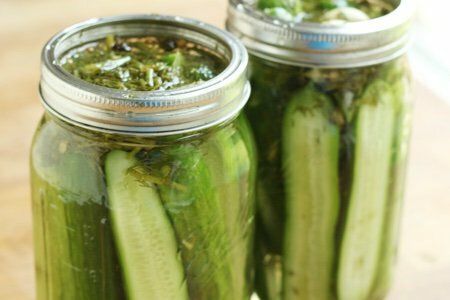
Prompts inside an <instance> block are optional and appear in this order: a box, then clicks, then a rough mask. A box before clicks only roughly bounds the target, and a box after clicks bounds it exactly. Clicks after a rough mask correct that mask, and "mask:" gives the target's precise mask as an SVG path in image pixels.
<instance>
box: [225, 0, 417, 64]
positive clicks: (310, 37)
mask: <svg viewBox="0 0 450 300" xmlns="http://www.w3.org/2000/svg"><path fill="white" fill-rule="evenodd" d="M391 2H392V3H393V4H394V5H395V6H396V8H395V9H394V10H393V11H392V12H390V13H388V14H386V15H384V16H381V17H378V18H373V19H370V20H367V21H360V22H348V23H343V24H321V23H313V22H298V23H293V22H287V21H282V20H277V19H274V18H272V17H270V16H268V15H267V14H265V13H264V12H262V11H260V10H258V9H256V8H255V5H254V4H255V0H229V7H228V19H227V22H226V26H227V29H228V30H229V31H230V32H232V33H233V34H235V35H237V36H238V37H239V38H240V39H241V41H242V42H243V43H244V44H245V46H246V47H247V49H248V51H249V52H250V53H251V54H252V55H255V56H258V57H261V58H263V59H267V60H271V61H274V62H278V63H283V64H289V65H296V66H305V67H321V68H352V67H363V66H369V65H375V64H380V63H383V62H386V61H390V60H393V59H395V58H397V57H399V56H401V55H403V54H404V53H405V52H406V50H407V48H408V45H409V40H410V34H409V29H410V26H411V20H412V16H413V12H414V4H413V2H412V0H391Z"/></svg>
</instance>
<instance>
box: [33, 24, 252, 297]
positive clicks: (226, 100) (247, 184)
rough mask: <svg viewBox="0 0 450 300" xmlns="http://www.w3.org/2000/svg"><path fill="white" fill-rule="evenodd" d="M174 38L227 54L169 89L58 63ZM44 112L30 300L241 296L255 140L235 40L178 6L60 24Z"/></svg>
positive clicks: (246, 280)
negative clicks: (163, 12)
mask: <svg viewBox="0 0 450 300" xmlns="http://www.w3.org/2000/svg"><path fill="white" fill-rule="evenodd" d="M108 34H114V35H116V36H132V37H137V36H162V37H180V38H181V37H182V38H183V39H186V40H188V41H191V42H193V43H196V44H199V45H202V46H204V47H207V48H208V49H211V51H214V53H216V54H217V55H219V56H220V58H221V59H223V61H224V62H225V63H226V65H227V67H226V68H225V70H224V71H223V72H222V73H220V74H219V75H217V76H216V77H215V78H213V79H211V80H209V81H205V82H203V83H199V84H197V85H194V86H192V85H190V86H187V87H182V88H178V89H174V90H169V91H156V92H136V91H119V90H115V89H111V88H105V87H101V86H97V85H93V84H90V83H87V82H84V81H82V80H81V79H78V78H76V77H74V76H72V75H70V74H69V73H67V72H66V71H65V70H63V69H62V67H60V66H59V65H58V64H57V63H55V62H56V61H58V58H59V57H60V56H61V55H62V54H64V53H66V52H67V51H68V50H70V49H73V48H74V47H77V46H79V45H85V44H87V43H90V42H93V41H97V40H99V39H103V38H105V36H107V35H108ZM42 59H43V64H42V79H41V84H40V94H41V99H42V103H43V104H44V106H45V108H46V113H45V115H44V117H43V119H42V121H41V123H40V125H39V127H38V129H37V132H36V134H35V137H34V143H33V146H32V151H31V152H32V155H31V172H32V194H33V215H34V236H35V256H36V273H37V299H40V300H44V299H46V300H49V299H86V300H87V299H92V300H94V299H150V300H151V299H154V300H161V299H196V300H197V299H249V297H250V294H251V293H252V286H253V283H252V281H253V280H252V274H253V272H252V259H251V257H252V249H253V231H254V230H253V227H254V226H253V220H254V199H253V198H254V197H253V195H254V188H253V187H254V181H255V177H256V169H255V167H256V164H255V159H256V158H255V150H254V145H253V140H252V138H253V137H252V133H251V131H250V129H249V126H248V124H247V121H246V119H245V117H244V116H243V115H240V111H241V109H242V107H243V106H244V104H245V103H246V102H247V100H248V97H249V94H250V88H249V83H248V81H247V79H246V74H245V73H246V68H247V63H248V57H247V54H246V51H245V48H244V46H243V45H241V43H240V42H239V41H238V40H236V39H235V38H233V37H232V36H231V35H230V34H228V33H226V32H224V31H222V30H219V29H216V28H214V27H212V26H209V25H206V24H203V23H200V22H197V21H193V20H188V19H184V18H178V17H164V16H154V15H149V16H144V15H139V16H119V17H109V18H104V19H97V20H91V21H88V22H85V23H82V24H78V25H75V26H73V27H70V28H68V29H66V30H64V31H62V32H61V33H59V34H58V35H56V36H55V37H53V38H52V39H51V40H50V41H49V43H48V44H47V45H46V46H45V48H44V51H43V56H42Z"/></svg>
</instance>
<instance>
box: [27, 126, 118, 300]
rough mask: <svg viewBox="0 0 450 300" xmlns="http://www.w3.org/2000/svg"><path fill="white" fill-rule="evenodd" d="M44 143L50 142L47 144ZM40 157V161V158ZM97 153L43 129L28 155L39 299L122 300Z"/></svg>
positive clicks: (56, 131)
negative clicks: (30, 157)
mask: <svg viewBox="0 0 450 300" xmlns="http://www.w3.org/2000/svg"><path fill="white" fill-rule="evenodd" d="M48 141H51V142H50V143H49V142H48ZM42 154H43V155H42ZM100 156H101V151H99V150H98V148H96V147H89V148H83V151H81V146H80V143H79V140H76V139H73V138H72V139H70V138H69V136H68V135H67V134H66V133H65V132H64V131H63V130H61V128H60V127H59V125H55V124H52V123H46V124H44V125H42V127H41V129H40V131H39V132H38V135H37V136H36V137H35V145H34V146H33V150H32V174H31V175H32V188H33V211H34V214H33V215H34V217H33V219H34V220H33V221H34V230H35V234H36V235H35V236H36V239H35V253H36V257H35V258H36V273H37V281H36V291H37V298H38V299H49V300H52V299H68V300H72V299H123V297H124V294H123V286H122V280H121V276H120V272H118V271H117V270H118V268H119V262H118V258H117V255H116V250H115V247H114V240H113V236H112V232H111V229H110V226H109V221H108V208H107V207H106V203H105V202H106V187H105V184H104V180H103V171H102V169H101V168H99V167H97V165H98V162H99V157H100Z"/></svg>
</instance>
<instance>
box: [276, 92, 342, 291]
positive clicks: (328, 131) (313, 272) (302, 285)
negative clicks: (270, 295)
mask: <svg viewBox="0 0 450 300" xmlns="http://www.w3.org/2000/svg"><path fill="white" fill-rule="evenodd" d="M332 112H333V107H332V103H331V100H330V99H329V98H328V97H327V96H326V95H324V94H322V93H320V92H318V91H317V90H316V89H315V88H314V86H313V84H310V85H308V86H306V87H305V88H304V89H303V90H301V91H300V92H298V93H297V94H295V95H294V96H293V97H292V99H291V102H290V103H289V105H288V108H287V110H286V113H285V117H284V129H283V164H284V165H283V167H284V170H285V174H284V175H285V182H286V215H287V219H286V232H285V243H284V257H283V260H284V261H283V266H284V270H283V280H284V286H283V296H284V298H283V299H285V300H291V299H292V300H294V299H295V300H303V299H305V300H306V299H308V300H322V299H323V300H326V299H331V298H332V296H331V295H332V294H331V293H332V270H333V264H334V262H333V254H334V249H335V246H334V233H335V230H336V222H337V213H338V207H339V182H338V163H339V128H338V126H337V125H335V124H333V123H332V122H331V121H330V119H331V115H332Z"/></svg>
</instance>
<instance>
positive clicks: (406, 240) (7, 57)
mask: <svg viewBox="0 0 450 300" xmlns="http://www.w3.org/2000/svg"><path fill="white" fill-rule="evenodd" d="M416 1H417V7H418V10H417V18H416V19H417V20H416V24H415V28H414V35H413V43H412V48H411V51H410V58H411V65H412V68H413V72H414V76H415V79H416V80H415V82H416V84H415V98H416V111H415V116H414V135H413V140H412V149H411V156H410V167H409V176H408V186H407V193H406V204H405V217H404V222H403V236H402V240H401V248H400V259H399V266H398V276H397V280H396V284H395V287H394V289H393V291H392V294H391V296H390V298H389V299H390V300H419V299H420V300H422V299H427V300H447V299H450V39H449V38H448V36H449V30H450V16H449V12H450V3H449V2H448V1H445V0H416ZM226 6H227V3H226V0H189V1H186V0H127V1H125V0H64V1H60V0H40V1H36V0H34V1H33V0H0V299H17V300H21V299H34V277H33V272H34V271H33V256H32V226H31V208H30V199H29V198H30V196H29V188H28V151H29V147H30V144H31V139H32V135H33V131H34V129H35V127H36V124H37V122H38V120H39V118H40V116H41V114H42V112H43V109H42V107H41V105H40V103H39V99H38V82H39V73H40V69H39V64H40V51H41V48H42V46H43V45H44V43H45V42H46V40H48V39H49V38H50V36H51V35H53V34H54V33H56V32H57V31H59V30H61V29H63V28H65V27H67V26H68V25H71V24H73V23H76V22H80V21H83V20H85V19H89V18H93V17H99V16H106V15H114V14H125V13H163V14H172V15H183V16H188V17H192V18H197V19H200V20H203V21H205V22H209V23H212V24H214V25H217V26H220V27H223V24H224V20H225V12H226Z"/></svg>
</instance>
